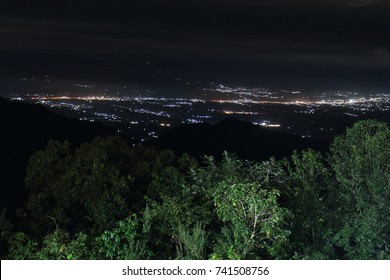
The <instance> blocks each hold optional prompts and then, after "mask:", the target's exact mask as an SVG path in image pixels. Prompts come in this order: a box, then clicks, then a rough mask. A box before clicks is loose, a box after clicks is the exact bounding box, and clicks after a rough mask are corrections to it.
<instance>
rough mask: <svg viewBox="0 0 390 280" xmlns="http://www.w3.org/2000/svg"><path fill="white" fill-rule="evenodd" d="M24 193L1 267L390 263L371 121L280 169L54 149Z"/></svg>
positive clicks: (388, 173) (383, 170) (384, 146)
mask: <svg viewBox="0 0 390 280" xmlns="http://www.w3.org/2000/svg"><path fill="white" fill-rule="evenodd" d="M26 186H27V187H28V190H29V195H28V198H27V201H26V206H25V207H24V209H23V211H22V214H23V215H22V217H21V218H22V221H23V223H21V224H19V225H18V227H16V226H15V227H16V228H17V232H14V229H13V227H12V224H11V223H10V222H9V221H8V219H7V217H6V212H5V210H3V211H2V212H1V215H0V229H1V240H0V241H2V244H1V245H2V251H3V250H4V251H5V250H7V253H6V256H5V257H6V258H9V259H57V260H67V259H70V260H74V259H153V258H154V259H207V258H209V259H288V258H290V259H389V258H390V249H389V242H390V239H389V238H390V221H389V217H390V204H389V202H390V130H389V128H388V127H387V125H386V124H384V123H380V122H377V121H372V120H368V121H362V122H358V123H356V124H355V125H354V126H353V127H352V128H350V129H348V130H347V132H346V133H345V134H344V135H341V136H339V137H337V138H336V139H335V140H334V142H333V143H332V145H331V148H330V153H329V154H328V155H322V154H320V153H319V152H316V151H313V150H304V151H302V152H295V153H294V154H293V155H292V156H291V158H289V159H284V160H282V161H276V160H275V159H273V158H271V159H269V160H268V161H263V162H251V161H245V160H240V159H238V158H236V157H235V156H234V155H230V154H228V153H226V152H225V153H224V154H223V156H222V159H221V160H220V161H216V160H215V159H214V158H213V157H207V156H206V157H204V162H202V163H201V164H200V165H198V163H197V162H196V161H195V160H194V159H193V158H191V157H190V156H188V155H182V156H180V157H176V156H175V155H174V154H173V152H171V151H159V150H157V149H155V148H149V147H144V146H135V147H132V146H130V145H129V144H128V143H127V142H126V141H125V140H123V139H121V138H119V137H105V138H103V137H98V138H96V139H94V140H93V141H91V142H89V143H85V144H82V145H81V146H79V147H71V146H70V145H69V143H67V142H57V141H50V142H49V143H48V146H47V147H46V149H45V150H42V151H38V152H36V153H35V154H34V155H33V156H32V158H31V159H30V163H29V166H28V168H27V177H26ZM25 225H26V226H25ZM5 243H6V244H5ZM3 245H6V246H3ZM3 248H4V249H3ZM2 255H5V254H4V253H3V254H2Z"/></svg>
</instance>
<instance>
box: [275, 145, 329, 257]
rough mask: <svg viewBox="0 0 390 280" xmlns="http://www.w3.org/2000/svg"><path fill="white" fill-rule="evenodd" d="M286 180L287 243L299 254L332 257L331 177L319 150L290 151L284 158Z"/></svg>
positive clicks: (301, 255) (293, 251)
mask: <svg viewBox="0 0 390 280" xmlns="http://www.w3.org/2000/svg"><path fill="white" fill-rule="evenodd" d="M286 166H287V170H288V180H289V181H288V184H286V187H285V188H284V189H283V190H282V191H283V193H284V197H285V204H286V207H288V209H289V210H290V211H291V212H292V214H293V216H294V218H293V219H292V220H291V231H292V234H291V237H290V245H291V250H292V254H295V256H297V255H299V256H300V258H308V259H328V258H333V257H334V250H333V246H332V244H331V237H332V234H333V232H332V229H333V227H334V225H333V220H334V216H333V212H334V210H333V207H334V206H333V204H334V201H333V198H332V191H335V189H334V183H335V182H334V179H333V176H332V172H331V170H330V169H329V167H328V165H327V163H326V161H325V160H324V159H323V157H322V155H321V154H320V153H319V152H316V151H314V150H304V151H302V152H301V153H298V152H294V154H293V155H292V156H291V159H290V160H289V161H287V162H286Z"/></svg>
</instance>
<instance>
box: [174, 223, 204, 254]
mask: <svg viewBox="0 0 390 280" xmlns="http://www.w3.org/2000/svg"><path fill="white" fill-rule="evenodd" d="M177 230H178V232H177V252H178V253H177V254H178V258H179V259H187V260H203V259H205V258H206V245H207V238H208V234H207V232H206V230H205V228H204V226H203V225H202V224H200V223H196V224H195V225H194V226H193V228H192V229H190V228H189V227H186V226H183V225H179V226H178V229H177Z"/></svg>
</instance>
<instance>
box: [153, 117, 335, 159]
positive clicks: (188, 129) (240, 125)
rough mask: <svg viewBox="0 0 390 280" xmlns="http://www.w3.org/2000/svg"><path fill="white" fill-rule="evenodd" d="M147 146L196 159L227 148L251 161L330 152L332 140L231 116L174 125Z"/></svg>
mask: <svg viewBox="0 0 390 280" xmlns="http://www.w3.org/2000/svg"><path fill="white" fill-rule="evenodd" d="M147 145H154V146H156V147H159V148H162V149H167V148H168V149H172V150H173V151H175V152H176V153H178V154H182V153H188V154H190V155H192V156H194V157H196V158H200V157H201V156H203V155H212V156H215V157H220V156H221V155H222V153H223V152H224V151H227V152H231V153H235V154H236V155H237V156H238V157H240V158H242V159H248V160H266V159H268V158H270V157H271V156H273V157H276V158H279V159H280V158H283V157H288V156H290V155H291V154H292V152H293V151H294V150H298V151H300V150H303V149H306V148H312V149H316V150H320V151H326V150H327V149H328V147H329V143H328V142H324V141H312V140H309V139H302V138H301V137H299V136H295V135H290V134H286V133H281V132H275V131H272V130H271V129H267V128H263V127H259V126H255V125H253V124H251V123H249V122H243V121H239V120H235V119H231V118H228V119H225V120H223V121H222V122H220V123H218V124H216V125H211V124H209V123H201V124H189V125H184V126H178V127H173V128H171V129H169V130H167V131H165V132H164V133H162V135H161V136H160V137H159V138H157V139H153V140H151V141H150V142H148V143H147Z"/></svg>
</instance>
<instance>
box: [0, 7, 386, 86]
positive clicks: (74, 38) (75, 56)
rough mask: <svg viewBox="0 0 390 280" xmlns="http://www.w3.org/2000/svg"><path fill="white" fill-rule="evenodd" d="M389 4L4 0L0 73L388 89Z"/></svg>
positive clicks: (163, 82) (103, 79) (0, 18)
mask: <svg viewBox="0 0 390 280" xmlns="http://www.w3.org/2000/svg"><path fill="white" fill-rule="evenodd" d="M53 2H55V3H53ZM387 3H389V1H379V0H378V1H375V0H345V1H342V0H337V1H336V0H310V1H309V0H296V1H293V0H288V1H287V0H286V1H282V0H272V1H262V0H256V1H255V0H223V1H222V0H221V1H213V0H208V1H207V0H193V1H184V0H182V1H178V0H164V1H157V0H156V1H153V0H142V1H141V0H139V1H131V0H128V1H115V0H111V1H102V0H86V1H83V0H77V1H76V0H66V1H65V0H60V1H59V0H56V1H53V0H40V1H39V0H38V1H23V0H5V1H4V0H2V1H1V7H0V78H2V79H12V78H22V77H24V76H43V75H49V76H50V77H52V78H58V79H70V80H88V81H96V82H110V83H111V82H113V83H118V82H119V83H140V84H153V85H169V84H170V83H174V82H175V81H176V80H177V78H180V79H184V80H189V81H197V80H200V81H202V82H205V83H207V82H218V83H219V82H220V83H228V84H232V85H242V86H246V85H256V86H267V87H279V88H281V87H286V88H312V89H318V90H319V89H335V88H338V87H340V88H346V89H372V90H385V91H389V90H390V79H389V73H390V34H389V33H390V32H389V31H390V4H387Z"/></svg>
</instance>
